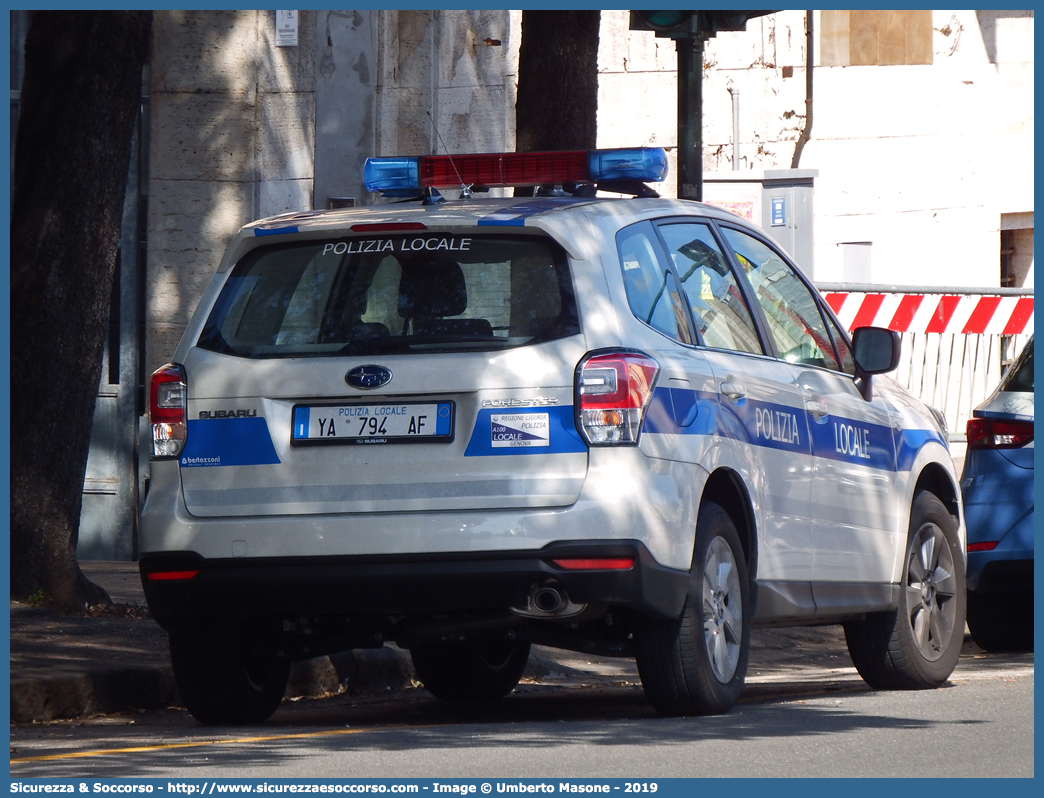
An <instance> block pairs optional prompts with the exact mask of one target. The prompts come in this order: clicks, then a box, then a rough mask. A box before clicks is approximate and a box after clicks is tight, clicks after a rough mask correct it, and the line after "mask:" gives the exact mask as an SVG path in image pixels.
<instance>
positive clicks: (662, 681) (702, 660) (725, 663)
mask: <svg viewBox="0 0 1044 798" xmlns="http://www.w3.org/2000/svg"><path fill="white" fill-rule="evenodd" d="M750 609H751V603H750V583H749V582H748V578H747V564H746V560H745V559H744V556H743V547H742V546H741V545H740V540H739V535H738V534H737V532H736V526H735V524H734V523H733V522H732V518H731V517H730V516H729V514H728V513H727V512H725V510H724V509H723V508H722V507H721V506H720V505H718V504H715V503H713V502H704V503H703V505H702V506H701V507H700V514H699V517H698V519H697V523H696V543H695V545H694V547H693V555H692V567H691V569H690V577H689V594H688V597H687V598H686V600H685V607H684V609H683V610H682V614H681V617H680V618H677V619H667V620H661V619H647V620H645V621H643V622H642V623H641V625H640V626H638V627H637V628H636V629H635V633H634V643H635V658H636V660H637V664H638V673H639V675H640V676H641V678H642V687H643V688H644V690H645V695H646V697H647V698H648V699H649V702H650V703H651V704H652V705H653V706H654V707H655V708H656V709H657V710H658V711H659V712H660V713H661V714H663V715H719V714H722V713H724V712H728V711H729V709H731V708H732V706H733V705H734V704H735V703H736V701H737V700H739V695H740V692H741V691H742V689H743V680H744V678H745V677H746V674H747V658H748V656H749V654H750Z"/></svg>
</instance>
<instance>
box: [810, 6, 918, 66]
mask: <svg viewBox="0 0 1044 798" xmlns="http://www.w3.org/2000/svg"><path fill="white" fill-rule="evenodd" d="M820 15H821V17H820V31H821V33H820V45H819V63H820V66H896V65H903V64H931V63H932V12H931V11H821V12H820Z"/></svg>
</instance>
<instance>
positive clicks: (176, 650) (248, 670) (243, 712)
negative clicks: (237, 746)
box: [170, 627, 290, 725]
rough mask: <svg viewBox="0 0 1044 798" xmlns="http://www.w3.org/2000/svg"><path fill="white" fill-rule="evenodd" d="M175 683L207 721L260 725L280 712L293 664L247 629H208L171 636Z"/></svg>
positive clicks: (190, 706)
mask: <svg viewBox="0 0 1044 798" xmlns="http://www.w3.org/2000/svg"><path fill="white" fill-rule="evenodd" d="M170 658H171V664H172V665H173V668H174V682H175V684H177V687H178V692H179V693H180V694H181V698H182V700H183V701H184V702H185V706H186V707H187V708H188V711H189V712H191V713H192V715H193V717H195V718H196V720H198V721H200V722H201V723H206V724H208V725H233V724H240V723H260V722H261V721H263V720H267V719H268V718H269V717H271V716H272V713H274V712H275V711H276V709H278V708H279V704H280V702H281V701H282V700H283V693H284V692H286V684H287V681H288V680H289V677H290V662H289V660H287V659H285V658H283V657H280V656H278V654H277V653H276V650H275V646H274V645H272V644H270V643H269V642H268V641H267V640H266V638H264V637H263V636H260V635H257V636H255V635H252V634H250V632H249V631H247V630H246V629H243V628H232V627H229V628H205V629H200V630H193V631H191V632H180V633H177V634H171V635H170Z"/></svg>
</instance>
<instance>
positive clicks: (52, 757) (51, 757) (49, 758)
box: [11, 729, 377, 765]
mask: <svg viewBox="0 0 1044 798" xmlns="http://www.w3.org/2000/svg"><path fill="white" fill-rule="evenodd" d="M366 731H377V730H376V729H334V730H332V731H321V732H305V733H303V734H275V735H270V736H265V737H240V738H238V739H235V740H201V741H199V742H194V743H168V744H166V745H141V746H135V747H133V748H106V749H101V750H98V751H73V752H71V753H68V754H47V755H46V756H25V757H19V758H17V759H12V760H11V764H12V765H15V764H18V763H20V762H54V761H56V760H60V759H84V758H86V757H91V756H110V755H112V754H141V753H151V752H153V751H170V750H173V749H176V748H202V747H204V746H208V745H243V744H246V743H267V742H275V741H277V740H306V739H309V738H312V737H335V736H339V735H344V734H359V733H360V732H366Z"/></svg>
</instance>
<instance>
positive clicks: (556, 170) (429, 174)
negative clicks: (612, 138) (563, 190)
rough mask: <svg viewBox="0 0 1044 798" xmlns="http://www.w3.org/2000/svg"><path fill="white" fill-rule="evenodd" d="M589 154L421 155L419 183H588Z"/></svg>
mask: <svg viewBox="0 0 1044 798" xmlns="http://www.w3.org/2000/svg"><path fill="white" fill-rule="evenodd" d="M588 161H589V157H588V153H587V152H584V151H580V152H509V153H489V154H486V155H483V154H478V155H454V156H453V157H452V158H450V157H449V156H448V155H431V156H424V157H422V158H421V159H420V170H419V171H420V181H421V185H422V186H432V187H433V188H454V187H459V186H460V185H461V184H462V183H463V184H464V185H474V186H489V187H493V188H497V187H501V186H540V185H544V184H546V183H589V182H591V178H590V172H589V170H588Z"/></svg>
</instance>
